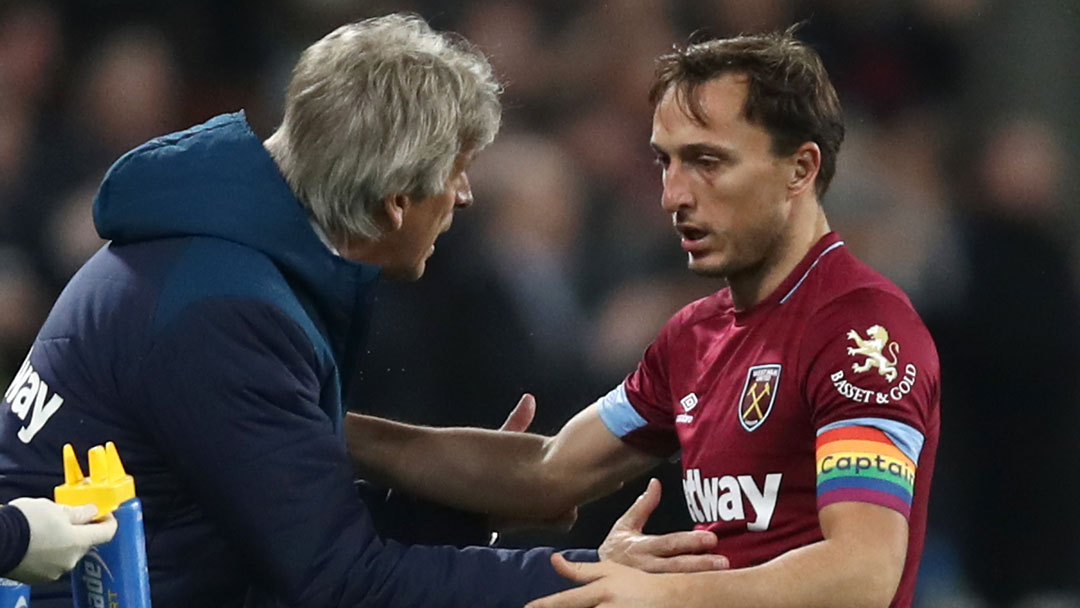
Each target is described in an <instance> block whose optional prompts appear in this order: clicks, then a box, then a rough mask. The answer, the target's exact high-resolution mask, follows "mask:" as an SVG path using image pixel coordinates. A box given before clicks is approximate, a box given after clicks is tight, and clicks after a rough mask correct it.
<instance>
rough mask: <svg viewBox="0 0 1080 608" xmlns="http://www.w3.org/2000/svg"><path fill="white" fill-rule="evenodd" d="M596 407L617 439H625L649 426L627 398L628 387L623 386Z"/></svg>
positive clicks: (602, 399)
mask: <svg viewBox="0 0 1080 608" xmlns="http://www.w3.org/2000/svg"><path fill="white" fill-rule="evenodd" d="M596 406H597V411H598V412H599V413H600V420H603V421H604V425H605V426H607V428H608V430H610V431H611V432H612V433H615V436H616V437H625V436H626V435H629V434H630V433H631V432H633V431H636V430H638V429H640V428H641V427H643V426H645V425H646V424H648V423H647V422H646V421H645V419H644V418H642V417H641V414H639V413H637V410H635V409H634V406H633V405H631V404H630V399H628V398H627V396H626V386H625V385H623V384H619V386H617V387H615V388H614V389H613V390H612V391H611V392H610V393H608V394H606V395H604V396H603V397H601V398H600V399H599V400H597V402H596Z"/></svg>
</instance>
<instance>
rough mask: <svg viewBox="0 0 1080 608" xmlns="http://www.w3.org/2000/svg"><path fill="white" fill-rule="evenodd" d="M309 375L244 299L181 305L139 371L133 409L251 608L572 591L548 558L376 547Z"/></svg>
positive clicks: (291, 328) (449, 603)
mask: <svg viewBox="0 0 1080 608" xmlns="http://www.w3.org/2000/svg"><path fill="white" fill-rule="evenodd" d="M318 369H319V367H318V365H317V364H316V359H315V354H314V352H313V349H312V347H311V344H310V342H309V341H308V340H307V338H306V336H305V335H304V334H303V332H302V331H301V330H300V329H299V328H298V327H297V326H296V324H295V323H294V322H293V321H292V320H291V319H289V318H288V317H287V316H285V315H284V314H282V313H281V312H280V311H278V310H277V309H276V308H274V307H272V306H271V305H269V304H264V303H262V302H253V301H251V300H244V299H218V300H215V301H212V302H202V303H199V304H196V305H193V306H191V307H189V308H188V309H187V310H185V311H184V312H183V313H181V314H180V315H179V317H177V318H176V319H174V320H173V321H172V322H171V324H170V326H169V327H167V328H166V329H165V330H163V332H162V333H161V334H159V335H158V336H157V337H155V343H154V346H153V347H152V349H151V351H150V352H149V353H148V355H147V356H146V357H144V359H143V362H142V365H141V366H140V369H139V374H140V381H141V388H140V390H139V391H138V392H139V394H138V395H136V396H134V399H133V400H134V403H133V404H132V405H133V406H134V407H135V408H138V409H139V410H140V411H141V412H142V417H143V423H144V424H145V425H146V428H147V431H148V432H149V433H150V434H151V435H152V437H153V439H154V440H155V441H156V442H157V444H158V445H159V446H160V449H161V451H162V452H163V454H165V455H166V458H168V459H170V461H171V466H172V467H174V469H175V470H176V471H177V473H178V474H179V475H180V476H181V477H182V478H183V479H185V481H186V482H187V483H188V484H190V487H191V489H192V491H193V493H194V494H195V496H196V500H198V502H199V503H200V507H202V508H203V509H205V513H206V514H207V516H208V517H210V518H211V519H212V520H213V521H214V522H215V523H216V524H217V525H218V526H219V528H220V530H221V531H222V533H223V534H224V535H225V537H226V538H227V539H228V540H229V541H230V542H231V543H232V544H233V545H234V546H235V547H236V549H237V552H238V553H239V555H240V557H241V559H242V560H243V561H244V562H245V565H246V570H248V571H249V572H250V576H251V578H252V589H251V592H250V593H249V602H253V603H254V605H259V606H263V605H288V606H312V607H315V606H318V607H334V606H350V607H354V606H380V607H383V606H402V607H404V606H426V607H432V608H436V607H448V608H449V607H459V606H460V607H462V608H464V607H472V606H507V607H510V606H513V607H515V608H519V607H520V606H522V605H523V604H525V603H526V602H528V601H530V600H531V599H533V598H536V597H539V596H543V595H546V594H549V593H552V592H555V591H558V590H562V589H565V588H567V587H569V586H570V583H569V582H568V581H566V580H565V579H562V578H561V577H559V576H558V575H557V574H556V573H555V571H554V569H552V567H551V565H550V562H549V558H550V555H551V551H552V550H551V549H533V550H530V551H509V550H500V549H490V548H480V547H472V548H467V549H463V550H459V549H456V548H454V547H449V546H422V545H412V546H410V545H405V544H402V543H398V542H395V541H384V540H382V539H381V538H380V537H379V536H378V535H377V534H376V531H375V529H374V526H373V523H372V519H371V516H370V513H369V512H368V510H367V509H366V507H365V506H364V503H363V501H362V500H361V499H360V498H359V496H358V495H357V491H356V489H355V487H354V485H353V470H352V467H351V464H350V461H349V457H348V454H347V452H346V449H345V444H344V441H343V440H342V439H341V438H339V437H338V436H337V435H336V434H335V433H334V430H333V425H332V423H331V420H330V418H329V417H328V415H327V414H326V413H324V412H323V411H322V410H321V409H320V408H319V405H318V404H319V394H320V390H321V386H322V384H323V381H324V380H325V379H323V378H319V377H317V373H318V372H317V371H316V370H318Z"/></svg>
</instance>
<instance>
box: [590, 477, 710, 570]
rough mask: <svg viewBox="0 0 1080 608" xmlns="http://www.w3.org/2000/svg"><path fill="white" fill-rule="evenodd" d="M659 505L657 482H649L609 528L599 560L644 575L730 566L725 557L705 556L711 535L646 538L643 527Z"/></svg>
mask: <svg viewBox="0 0 1080 608" xmlns="http://www.w3.org/2000/svg"><path fill="white" fill-rule="evenodd" d="M659 504H660V482H659V481H658V480H656V479H650V480H649V486H648V487H647V488H646V489H645V493H644V494H642V495H641V496H639V497H638V499H637V500H636V501H635V502H634V504H632V505H630V508H629V509H627V510H626V513H624V514H623V516H622V517H620V518H619V519H618V521H616V522H615V525H613V526H612V527H611V531H610V532H608V535H607V538H605V539H604V543H603V544H602V545H600V559H601V560H603V561H611V562H616V563H618V564H622V565H624V566H630V567H633V568H637V569H639V570H644V571H646V572H703V571H708V570H723V569H726V568H727V567H728V566H729V562H728V559H727V558H726V557H724V556H722V555H713V554H711V553H708V552H709V551H711V550H712V549H713V548H715V547H716V535H715V534H713V533H712V532H707V531H705V530H694V531H689V532H672V533H670V534H660V535H651V534H645V533H644V532H643V531H642V530H643V529H644V527H645V523H646V522H647V521H648V520H649V516H650V515H652V512H653V511H654V510H656V506H657V505H659Z"/></svg>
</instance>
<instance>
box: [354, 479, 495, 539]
mask: <svg viewBox="0 0 1080 608" xmlns="http://www.w3.org/2000/svg"><path fill="white" fill-rule="evenodd" d="M357 490H358V492H359V493H360V497H361V498H363V499H364V504H365V505H366V506H367V509H368V511H369V512H370V513H371V519H372V521H373V522H374V523H375V528H376V529H377V530H378V531H379V535H380V536H382V537H383V538H392V539H394V540H397V541H400V542H403V543H406V544H410V545H419V544H425V545H454V546H455V547H467V546H470V545H486V544H488V541H489V540H490V538H491V526H490V525H489V524H488V519H489V518H488V517H487V516H486V515H481V514H478V513H467V512H465V511H459V510H457V509H453V508H450V507H446V506H443V505H438V504H435V503H433V502H428V501H426V500H421V499H419V498H416V497H415V496H412V495H410V494H405V493H402V492H399V491H396V490H387V489H386V488H383V487H380V486H376V485H374V484H372V483H369V482H367V481H363V480H361V481H359V482H357Z"/></svg>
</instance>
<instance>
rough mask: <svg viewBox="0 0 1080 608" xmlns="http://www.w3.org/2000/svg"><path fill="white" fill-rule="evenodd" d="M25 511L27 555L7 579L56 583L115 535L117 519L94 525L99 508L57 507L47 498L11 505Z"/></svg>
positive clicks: (10, 503) (17, 499)
mask: <svg viewBox="0 0 1080 608" xmlns="http://www.w3.org/2000/svg"><path fill="white" fill-rule="evenodd" d="M8 504H9V505H11V506H13V507H16V508H17V509H19V510H20V511H22V513H23V515H24V516H26V521H27V523H29V524H30V545H29V546H28V547H27V549H26V556H25V557H23V559H22V561H21V562H19V565H18V566H15V569H14V570H12V571H11V572H9V573H8V574H6V575H5V577H6V578H10V579H13V580H17V581H20V582H23V583H28V584H35V583H44V582H48V581H55V580H56V579H58V578H60V575H62V574H64V573H65V572H67V571H69V570H71V569H72V568H74V567H75V564H76V563H77V562H78V561H79V559H81V558H82V556H84V555H86V552H87V551H89V550H90V547H92V546H94V545H100V544H101V543H107V542H109V541H110V540H112V537H113V535H114V534H116V518H114V517H113V516H112V515H109V516H108V517H107V518H105V519H104V520H102V521H100V522H91V520H93V518H94V516H95V515H97V507H96V506H94V505H83V506H81V507H69V506H67V505H58V504H56V503H55V502H53V501H51V500H49V499H47V498H16V499H15V500H13V501H11V502H9V503H8Z"/></svg>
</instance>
